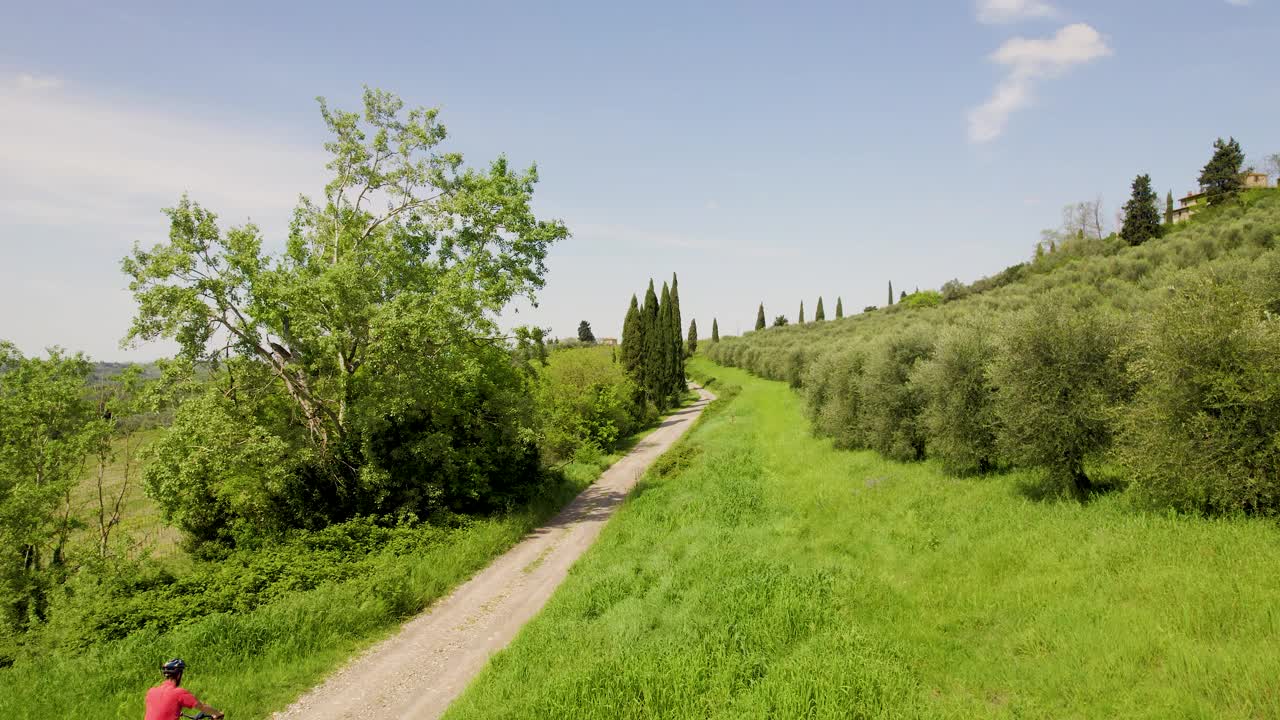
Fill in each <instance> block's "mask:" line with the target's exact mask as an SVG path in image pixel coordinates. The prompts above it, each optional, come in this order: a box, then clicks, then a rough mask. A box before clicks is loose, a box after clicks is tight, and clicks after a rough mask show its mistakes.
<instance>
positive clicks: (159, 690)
mask: <svg viewBox="0 0 1280 720" xmlns="http://www.w3.org/2000/svg"><path fill="white" fill-rule="evenodd" d="M199 702H200V701H199V700H196V696H195V695H192V694H191V691H190V690H187V689H186V688H184V687H178V684H177V683H175V682H174V681H172V680H165V681H164V682H162V683H160V684H159V685H157V686H155V687H153V688H151V689H150V690H148V691H147V716H146V719H145V720H176V719H177V717H178V715H180V714H181V713H182V709H183V708H193V707H195V706H196V704H197V703H199Z"/></svg>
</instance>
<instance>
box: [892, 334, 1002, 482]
mask: <svg viewBox="0 0 1280 720" xmlns="http://www.w3.org/2000/svg"><path fill="white" fill-rule="evenodd" d="M995 353H996V343H995V339H994V337H993V334H992V332H991V331H990V329H989V328H988V325H987V323H986V322H981V323H966V324H964V325H953V326H950V327H947V328H945V329H944V330H943V331H942V332H941V333H940V334H939V336H938V346H937V349H936V350H935V352H934V355H933V357H932V358H931V359H929V360H926V361H923V362H921V363H920V364H919V365H917V366H916V370H915V373H914V374H913V375H912V377H911V384H912V385H913V386H914V387H916V388H917V389H918V390H919V391H920V392H921V393H922V394H923V396H924V399H925V408H924V413H923V418H922V419H923V423H924V427H925V430H926V433H927V438H928V439H927V440H926V442H925V446H926V450H927V452H928V454H929V455H930V456H931V457H937V458H939V459H940V460H941V461H942V463H943V466H944V467H946V469H947V470H948V471H949V472H952V473H955V474H959V475H964V474H971V473H979V472H985V471H987V470H991V469H992V468H993V467H995V465H996V416H995V387H994V386H993V385H992V383H991V379H990V377H989V374H988V368H989V366H990V364H991V360H992V358H993V357H994V356H995Z"/></svg>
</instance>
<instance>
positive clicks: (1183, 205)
mask: <svg viewBox="0 0 1280 720" xmlns="http://www.w3.org/2000/svg"><path fill="white" fill-rule="evenodd" d="M1240 179H1241V180H1242V181H1244V189H1245V190H1252V189H1254V188H1267V187H1271V178H1270V176H1268V175H1267V174H1266V173H1260V172H1247V173H1244V174H1242V175H1241V176H1240ZM1207 195H1208V193H1206V192H1205V191H1204V188H1200V190H1198V191H1197V192H1190V193H1187V194H1186V196H1185V197H1182V198H1180V199H1179V200H1178V205H1179V207H1178V209H1177V210H1174V211H1173V221H1174V222H1176V223H1179V222H1183V221H1186V220H1190V219H1191V216H1192V215H1195V214H1196V213H1197V212H1199V210H1200V208H1202V207H1204V202H1205V197H1206V196H1207Z"/></svg>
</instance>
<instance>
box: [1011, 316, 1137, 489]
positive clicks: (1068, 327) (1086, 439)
mask: <svg viewBox="0 0 1280 720" xmlns="http://www.w3.org/2000/svg"><path fill="white" fill-rule="evenodd" d="M1125 360H1126V358H1125V355H1124V353H1123V352H1122V350H1121V345H1120V333H1119V328H1118V327H1117V325H1116V323H1115V322H1113V321H1112V320H1110V319H1108V318H1104V317H1103V316H1102V314H1101V313H1099V312H1098V311H1096V310H1093V309H1090V308H1072V307H1070V306H1066V305H1064V303H1063V301H1062V299H1061V298H1046V299H1041V300H1039V301H1037V302H1035V303H1034V304H1033V305H1032V307H1031V308H1030V309H1029V310H1027V311H1026V312H1024V313H1022V314H1021V315H1020V316H1018V317H1017V318H1015V319H1014V320H1013V322H1011V323H1010V324H1009V326H1008V329H1007V331H1006V333H1005V336H1004V338H1003V348H1002V352H1001V353H1000V354H998V355H997V356H996V357H995V359H994V361H993V362H992V367H991V377H992V380H993V382H994V383H995V385H996V387H997V388H999V392H998V393H997V395H996V403H995V411H996V417H997V418H998V419H999V422H1000V424H999V427H1000V430H999V436H998V442H999V444H1000V448H1001V451H1002V453H1003V455H1004V456H1005V457H1007V458H1008V459H1009V460H1010V461H1012V462H1013V463H1015V464H1017V465H1021V466H1024V467H1035V468H1042V469H1044V470H1045V471H1046V473H1047V477H1048V480H1049V483H1050V485H1051V486H1052V487H1056V488H1059V489H1061V490H1063V491H1066V492H1069V493H1070V494H1071V495H1073V496H1075V497H1077V498H1082V497H1084V496H1085V495H1086V494H1087V493H1089V492H1090V491H1091V490H1092V487H1093V486H1092V483H1091V482H1090V479H1089V477H1088V475H1087V474H1086V473H1085V462H1086V461H1087V460H1090V459H1092V458H1095V457H1098V456H1099V455H1100V454H1101V453H1103V452H1105V451H1106V450H1107V449H1109V447H1110V443H1111V438H1112V434H1113V431H1114V411H1115V408H1116V405H1117V403H1118V402H1120V401H1122V400H1123V399H1124V393H1125V389H1126V383H1125Z"/></svg>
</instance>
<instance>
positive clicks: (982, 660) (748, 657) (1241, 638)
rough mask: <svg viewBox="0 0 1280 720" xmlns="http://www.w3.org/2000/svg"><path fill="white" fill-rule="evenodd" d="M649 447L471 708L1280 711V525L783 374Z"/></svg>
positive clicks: (505, 714) (735, 374) (617, 712)
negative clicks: (957, 453) (1067, 478)
mask: <svg viewBox="0 0 1280 720" xmlns="http://www.w3.org/2000/svg"><path fill="white" fill-rule="evenodd" d="M691 374H703V375H714V376H716V377H717V378H718V380H719V382H720V383H726V382H727V383H734V384H738V385H740V386H741V387H742V392H741V393H740V395H738V397H737V398H736V399H735V400H733V401H732V402H731V403H730V404H729V405H728V406H727V407H721V408H720V409H719V410H718V411H717V412H716V413H715V414H714V415H712V416H710V417H708V418H706V420H705V421H704V422H703V423H702V424H701V425H700V426H699V427H698V428H697V429H695V430H694V431H693V432H692V433H691V434H690V435H689V436H686V439H685V440H684V441H683V445H682V446H681V448H680V453H679V454H680V456H681V458H682V462H681V463H680V466H681V467H682V468H683V469H679V470H677V471H674V472H670V471H669V472H656V471H653V472H650V474H649V475H648V476H647V477H646V478H644V479H643V480H642V482H641V485H640V486H639V487H638V489H637V491H636V493H635V494H634V496H633V497H632V498H631V499H630V500H629V501H628V503H627V504H626V505H625V506H624V508H623V509H622V511H621V512H620V513H619V514H618V516H616V517H615V518H614V520H613V521H612V522H611V523H610V524H609V526H608V527H606V529H605V531H604V533H603V534H602V536H601V538H600V540H599V542H598V543H597V544H596V546H595V547H593V548H592V550H591V551H589V552H588V554H587V555H586V556H584V558H583V559H582V560H581V561H580V562H579V563H578V564H577V565H576V566H575V567H574V569H573V571H572V572H571V573H570V576H569V578H568V580H567V581H566V583H565V584H564V585H563V586H562V587H561V588H560V590H559V591H558V592H557V594H556V595H555V596H554V597H553V598H552V600H551V602H550V603H549V604H548V606H547V607H546V609H545V610H544V611H543V613H542V614H541V615H540V616H539V617H537V618H536V619H535V620H534V621H533V622H532V623H531V624H530V625H529V626H527V627H526V628H525V629H524V631H522V632H521V634H520V635H519V636H518V637H517V639H516V641H515V642H514V643H513V644H512V645H511V646H510V647H509V648H508V649H507V650H505V651H503V652H502V653H500V654H498V655H497V656H495V658H494V659H493V661H492V662H491V663H490V665H489V667H488V668H487V669H486V670H485V671H484V673H483V674H482V675H481V677H480V678H479V679H478V680H477V681H476V682H475V683H474V684H473V685H472V687H471V688H469V689H468V691H467V693H466V694H465V695H464V696H463V697H462V698H460V700H459V701H458V702H457V703H456V704H455V706H454V707H453V708H451V710H450V712H449V713H448V715H447V717H448V718H449V719H450V720H469V719H471V718H486V719H488V718H548V717H573V718H602V719H603V718H730V717H732V718H773V717H776V718H968V717H997V718H1015V717H1017V718H1064V717H1080V718H1086V717H1087V718H1095V717H1099V718H1100V717H1125V718H1170V717H1197V718H1199V717H1205V718H1208V717H1222V718H1258V717H1278V716H1280V679H1278V678H1280V610H1277V608H1276V605H1275V602H1274V599H1275V598H1276V597H1280V576H1277V574H1276V573H1275V572H1274V568H1275V566H1276V563H1277V561H1280V532H1277V528H1276V526H1275V525H1274V524H1273V523H1271V522H1269V521H1263V520H1258V519H1219V520H1205V519H1197V518H1191V517H1186V516H1176V515H1165V514H1151V513H1142V512H1134V511H1132V510H1131V509H1130V508H1128V507H1127V506H1126V505H1125V502H1124V500H1123V498H1122V496H1118V495H1110V496H1101V497H1097V498H1095V499H1094V500H1093V501H1092V502H1090V503H1088V504H1083V505H1082V504H1079V503H1071V502H1057V503H1044V502H1031V501H1029V500H1028V499H1027V498H1026V495H1025V492H1026V490H1025V487H1026V485H1027V483H1028V482H1029V478H1028V477H1027V476H1025V475H1021V474H1006V475H993V476H988V477H986V478H982V479H977V480H956V479H952V478H949V477H947V476H945V475H944V474H943V473H942V472H941V468H940V467H939V466H938V465H937V464H936V463H913V464H902V463H896V462H892V461H888V460H885V459H883V458H882V457H881V456H879V455H877V454H875V453H873V452H870V451H862V452H843V451H837V450H835V449H834V448H833V446H832V443H831V441H830V440H827V439H817V438H813V437H812V436H811V435H810V433H809V431H808V427H807V423H806V422H805V421H804V417H803V413H802V407H801V405H802V402H803V401H802V399H801V398H800V397H799V396H797V395H796V394H795V393H793V392H791V391H790V390H789V389H788V388H787V386H786V385H784V384H781V383H775V382H769V381H764V380H759V379H756V378H753V377H751V376H749V375H747V374H746V373H744V372H741V371H738V370H733V369H728V368H720V367H714V366H711V365H710V364H709V363H707V362H706V361H704V360H698V361H695V362H694V363H693V364H692V366H691Z"/></svg>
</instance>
